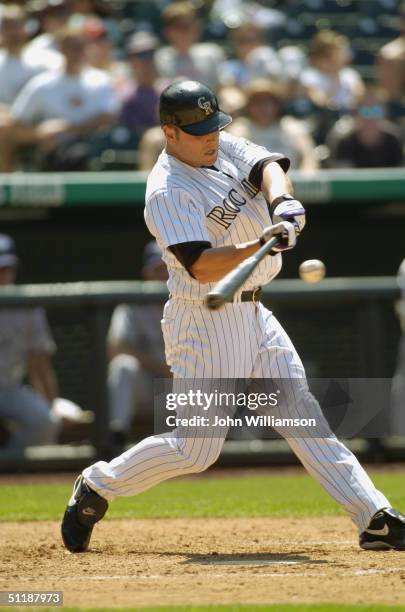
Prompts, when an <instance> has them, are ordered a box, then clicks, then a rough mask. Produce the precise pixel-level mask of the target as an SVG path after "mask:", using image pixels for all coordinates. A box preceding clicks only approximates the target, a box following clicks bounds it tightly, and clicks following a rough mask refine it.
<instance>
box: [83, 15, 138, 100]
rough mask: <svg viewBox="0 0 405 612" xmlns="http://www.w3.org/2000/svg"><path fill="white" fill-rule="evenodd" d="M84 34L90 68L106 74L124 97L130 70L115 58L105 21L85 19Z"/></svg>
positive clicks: (91, 18)
mask: <svg viewBox="0 0 405 612" xmlns="http://www.w3.org/2000/svg"><path fill="white" fill-rule="evenodd" d="M82 24H83V33H84V36H85V37H86V40H87V44H86V61H87V63H88V65H89V66H91V67H93V68H97V69H98V70H102V71H104V72H106V73H107V74H108V75H109V76H110V78H111V81H112V84H113V87H114V90H115V91H116V92H117V95H123V94H124V92H125V89H126V87H127V83H128V69H127V66H126V65H125V63H124V62H122V61H119V60H117V59H116V57H115V49H114V45H113V42H112V39H111V36H110V32H109V29H107V27H106V25H105V24H104V22H103V20H102V19H100V18H99V17H83V18H82Z"/></svg>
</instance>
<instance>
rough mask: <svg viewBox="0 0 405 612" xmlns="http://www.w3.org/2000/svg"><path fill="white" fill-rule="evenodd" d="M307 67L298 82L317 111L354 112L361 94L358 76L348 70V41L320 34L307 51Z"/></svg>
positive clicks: (328, 31)
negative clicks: (326, 109) (330, 109)
mask: <svg viewBox="0 0 405 612" xmlns="http://www.w3.org/2000/svg"><path fill="white" fill-rule="evenodd" d="M309 60H310V66H309V67H308V68H306V69H305V70H304V71H303V73H302V75H301V82H302V84H303V85H304V87H305V88H306V90H307V94H308V96H309V98H310V100H311V101H312V102H313V103H314V104H315V105H316V106H319V107H321V108H322V107H328V108H332V109H336V110H339V111H342V112H349V111H350V110H351V109H352V108H354V107H355V106H356V104H357V101H358V100H359V98H360V96H361V95H362V94H363V93H364V84H363V81H362V78H361V76H360V74H359V73H358V72H357V70H355V69H354V68H352V67H351V66H348V64H349V62H350V50H349V41H348V39H347V38H346V36H343V35H342V34H338V33H337V32H333V31H332V30H321V31H320V32H318V33H317V34H315V36H314V37H313V38H312V40H311V43H310V47H309Z"/></svg>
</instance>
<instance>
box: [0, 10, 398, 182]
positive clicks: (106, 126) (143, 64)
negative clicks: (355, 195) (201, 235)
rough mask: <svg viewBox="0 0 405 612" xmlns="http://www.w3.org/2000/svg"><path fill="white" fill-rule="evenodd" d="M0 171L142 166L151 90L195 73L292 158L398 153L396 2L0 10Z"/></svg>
mask: <svg viewBox="0 0 405 612" xmlns="http://www.w3.org/2000/svg"><path fill="white" fill-rule="evenodd" d="M0 9H1V10H0V47H1V48H0V140H1V147H0V171H2V172H10V171H14V170H28V171H29V170H39V171H42V170H43V171H69V170H88V169H92V170H109V169H114V170H116V169H131V168H134V167H136V168H139V169H143V170H147V169H148V168H150V167H151V165H153V163H154V160H155V159H156V156H157V155H158V153H159V151H160V150H161V148H162V145H163V141H162V135H161V132H160V129H159V128H158V127H157V126H158V99H159V94H160V92H161V91H162V89H163V88H164V87H165V86H166V85H168V84H169V83H170V82H172V81H173V80H174V79H176V78H184V77H186V78H191V79H196V80H200V81H202V82H204V83H205V84H207V85H208V86H210V87H211V88H212V89H214V90H215V92H216V93H217V95H218V98H219V101H220V104H221V106H222V107H223V108H224V110H225V111H227V112H229V113H230V114H231V115H232V116H233V118H234V122H233V124H232V125H231V126H230V128H229V129H230V130H231V131H232V132H233V133H234V134H238V135H243V136H244V137H247V138H250V139H252V140H254V141H255V142H258V143H259V144H262V145H263V146H265V147H268V148H269V149H272V150H282V151H283V152H284V153H286V154H287V155H288V156H289V157H290V158H291V160H292V167H293V168H295V169H301V170H305V171H313V170H316V169H317V168H318V167H376V166H380V167H386V166H387V167H389V166H401V165H403V162H404V155H403V154H404V142H405V103H404V100H405V3H404V2H402V3H400V2H399V1H398V0H361V1H360V0H294V1H292V0H287V1H286V2H281V1H278V0H273V1H266V2H264V1H262V2H259V1H256V2H253V1H250V0H210V1H207V2H202V1H200V0H194V2H192V1H190V2H184V1H174V0H173V1H170V0H155V1H152V0H148V1H143V0H136V1H134V0H131V1H117V0H114V1H113V0H111V1H108V0H103V1H98V0H31V1H29V2H16V1H14V2H13V3H11V2H3V3H2V6H1V7H0Z"/></svg>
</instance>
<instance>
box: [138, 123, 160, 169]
mask: <svg viewBox="0 0 405 612" xmlns="http://www.w3.org/2000/svg"><path fill="white" fill-rule="evenodd" d="M165 145H166V139H165V137H164V134H163V132H162V129H161V127H160V125H157V126H155V127H152V128H149V129H148V130H146V131H145V132H144V133H143V136H142V138H141V140H140V141H139V147H138V170H142V171H144V172H146V171H148V170H152V168H153V166H154V165H155V163H156V161H157V158H158V157H159V155H160V154H161V152H162V151H163V149H164V148H165Z"/></svg>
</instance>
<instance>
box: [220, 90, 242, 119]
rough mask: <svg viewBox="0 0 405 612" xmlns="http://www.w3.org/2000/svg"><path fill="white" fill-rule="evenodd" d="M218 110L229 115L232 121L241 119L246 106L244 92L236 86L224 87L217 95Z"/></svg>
mask: <svg viewBox="0 0 405 612" xmlns="http://www.w3.org/2000/svg"><path fill="white" fill-rule="evenodd" d="M217 98H218V104H219V108H221V109H222V110H223V111H224V113H226V114H227V115H231V117H232V119H236V118H237V117H241V116H242V115H243V112H244V110H245V106H246V95H245V92H244V91H243V90H242V89H241V88H240V87H237V86H236V85H224V86H223V87H221V88H220V89H219V90H218V93H217Z"/></svg>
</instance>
